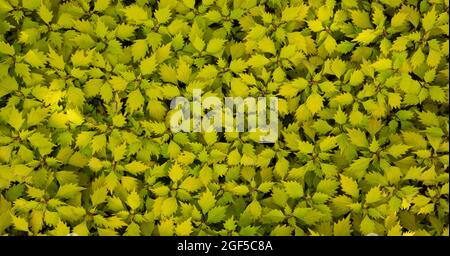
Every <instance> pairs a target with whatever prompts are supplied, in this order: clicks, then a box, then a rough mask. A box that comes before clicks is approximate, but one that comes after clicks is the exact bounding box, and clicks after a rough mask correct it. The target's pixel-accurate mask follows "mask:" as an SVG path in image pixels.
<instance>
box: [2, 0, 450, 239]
mask: <svg viewBox="0 0 450 256" xmlns="http://www.w3.org/2000/svg"><path fill="white" fill-rule="evenodd" d="M448 11H449V2H448V0H374V1H366V0H360V1H359V0H346V1H334V0H309V1H301V0H292V1H284V0H282V1H277V0H267V1H264V0H261V1H257V0H233V1H231V0H230V1H226V0H204V1H195V0H179V1H175V0H161V1H156V0H138V1H128V0H98V1H89V0H71V1H63V0H60V1H58V0H0V97H1V99H0V234H1V235H67V234H69V233H76V234H78V235H100V236H103V235H135V236H140V235H145V236H148V235H289V236H291V235H337V236H340V235H354V236H359V235H368V234H371V233H375V234H378V235H433V236H440V235H447V236H448V226H449V204H448V203H449V201H448V193H449V183H448V182H449V174H448V162H449V158H448V150H449V144H448V142H449V124H448V114H449V111H448V79H449V69H448V67H449V66H448V49H449V41H448V35H449V27H448V20H449V15H448ZM194 89H201V90H202V92H203V94H204V95H209V96H217V97H219V98H223V97H227V96H232V97H234V96H235V97H238V96H240V97H258V96H276V97H278V104H279V137H278V140H277V141H275V142H274V143H270V144H267V143H266V144H263V143H259V141H258V138H257V134H255V133H249V132H243V133H237V132H234V133H217V132H209V133H205V132H190V133H184V132H178V133H173V132H171V131H170V129H169V119H170V117H171V115H172V114H173V111H174V110H171V109H170V100H172V99H173V98H174V97H176V96H185V97H187V98H189V97H190V96H192V91H193V90H194Z"/></svg>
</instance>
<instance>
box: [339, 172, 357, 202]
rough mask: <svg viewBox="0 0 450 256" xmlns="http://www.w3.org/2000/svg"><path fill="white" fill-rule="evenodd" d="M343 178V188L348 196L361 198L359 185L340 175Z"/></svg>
mask: <svg viewBox="0 0 450 256" xmlns="http://www.w3.org/2000/svg"><path fill="white" fill-rule="evenodd" d="M340 177H341V188H342V191H344V192H345V193H346V194H347V195H350V196H352V197H354V198H358V197H359V188H358V183H356V181H355V180H353V179H352V178H350V177H347V176H344V175H340Z"/></svg>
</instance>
